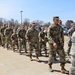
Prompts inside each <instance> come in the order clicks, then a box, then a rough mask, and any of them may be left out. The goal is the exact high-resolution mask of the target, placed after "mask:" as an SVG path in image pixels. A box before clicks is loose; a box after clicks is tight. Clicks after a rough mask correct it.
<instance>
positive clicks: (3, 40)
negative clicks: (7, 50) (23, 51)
mask: <svg viewBox="0 0 75 75" xmlns="http://www.w3.org/2000/svg"><path fill="white" fill-rule="evenodd" d="M1 42H2V46H4V45H5V36H1Z"/></svg>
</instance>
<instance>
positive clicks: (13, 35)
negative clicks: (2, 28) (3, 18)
mask: <svg viewBox="0 0 75 75" xmlns="http://www.w3.org/2000/svg"><path fill="white" fill-rule="evenodd" d="M11 39H12V48H13V51H14V52H15V46H17V49H18V36H17V33H16V30H13V34H12V35H11Z"/></svg>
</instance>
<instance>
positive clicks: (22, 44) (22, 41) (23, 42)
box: [18, 26, 27, 54]
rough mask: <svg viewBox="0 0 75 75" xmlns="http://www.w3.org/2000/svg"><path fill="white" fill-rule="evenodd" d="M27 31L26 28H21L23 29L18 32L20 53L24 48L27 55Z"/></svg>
mask: <svg viewBox="0 0 75 75" xmlns="http://www.w3.org/2000/svg"><path fill="white" fill-rule="evenodd" d="M25 35H26V30H25V28H24V26H21V29H20V30H19V31H18V45H19V53H20V54H21V50H22V47H23V48H24V50H25V53H27V48H26V38H25Z"/></svg>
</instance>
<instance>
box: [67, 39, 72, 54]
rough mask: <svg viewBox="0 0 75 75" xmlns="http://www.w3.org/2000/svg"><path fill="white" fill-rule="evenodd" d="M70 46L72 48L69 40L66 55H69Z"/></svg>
mask: <svg viewBox="0 0 75 75" xmlns="http://www.w3.org/2000/svg"><path fill="white" fill-rule="evenodd" d="M71 46H72V42H71V39H69V41H68V49H67V55H69V53H70V50H71Z"/></svg>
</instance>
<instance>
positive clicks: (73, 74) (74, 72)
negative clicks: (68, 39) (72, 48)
mask: <svg viewBox="0 0 75 75" xmlns="http://www.w3.org/2000/svg"><path fill="white" fill-rule="evenodd" d="M69 75H75V55H71V68H70V71H69Z"/></svg>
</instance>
